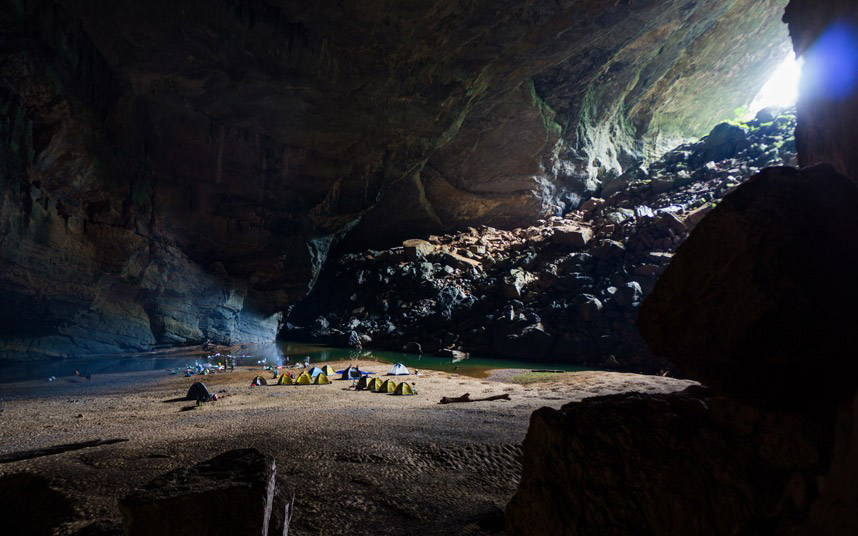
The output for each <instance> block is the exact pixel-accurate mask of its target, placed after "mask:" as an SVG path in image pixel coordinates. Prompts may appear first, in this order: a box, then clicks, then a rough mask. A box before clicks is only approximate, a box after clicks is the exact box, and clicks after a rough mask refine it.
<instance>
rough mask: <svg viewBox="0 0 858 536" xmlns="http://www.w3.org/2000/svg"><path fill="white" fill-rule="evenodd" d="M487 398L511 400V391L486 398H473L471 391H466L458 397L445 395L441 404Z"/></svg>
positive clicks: (480, 400) (484, 399)
mask: <svg viewBox="0 0 858 536" xmlns="http://www.w3.org/2000/svg"><path fill="white" fill-rule="evenodd" d="M487 400H511V399H510V397H509V393H504V394H502V395H495V396H488V397H486V398H471V394H470V393H465V394H463V395H462V396H457V397H447V396H445V397H443V398H441V401H440V402H438V403H439V404H458V403H461V402H484V401H487Z"/></svg>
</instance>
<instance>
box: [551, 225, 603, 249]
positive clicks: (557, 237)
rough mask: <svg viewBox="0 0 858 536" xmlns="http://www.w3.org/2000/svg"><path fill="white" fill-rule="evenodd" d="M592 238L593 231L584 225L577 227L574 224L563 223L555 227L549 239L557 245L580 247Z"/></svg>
mask: <svg viewBox="0 0 858 536" xmlns="http://www.w3.org/2000/svg"><path fill="white" fill-rule="evenodd" d="M592 238H593V231H591V230H590V229H588V228H586V227H577V226H574V225H564V226H562V227H555V228H554V234H553V235H552V237H551V241H552V242H554V243H555V244H557V245H558V246H569V247H573V248H582V247H584V246H586V245H587V242H589V241H590V240H591V239H592Z"/></svg>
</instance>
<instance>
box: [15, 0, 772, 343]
mask: <svg viewBox="0 0 858 536" xmlns="http://www.w3.org/2000/svg"><path fill="white" fill-rule="evenodd" d="M782 4H783V2H781V1H778V0H765V1H759V0H754V1H751V0H733V1H730V2H721V1H715V0H708V1H703V2H696V3H688V2H685V1H679V0H676V1H669V2H648V1H647V2H632V3H625V4H605V3H604V2H597V1H589V0H577V1H568V2H561V3H557V4H545V3H542V2H540V3H533V2H526V1H523V0H521V1H518V0H511V1H509V2H505V3H504V4H503V5H498V4H497V3H496V2H488V1H477V2H451V3H444V4H443V5H433V4H428V3H427V4H425V5H420V6H416V5H411V4H404V3H397V4H390V3H389V2H384V1H380V0H378V1H371V2H361V3H360V4H359V5H357V4H355V5H343V4H341V3H330V2H317V1H313V2H310V1H297V2H294V1H292V2H282V1H273V0H271V1H269V0H217V1H209V0H185V1H182V2H175V1H171V2H168V1H165V0H155V1H152V2H145V3H141V2H133V1H130V0H120V1H114V2H104V1H100V0H86V1H77V0H75V1H71V0H6V1H4V2H2V3H0V15H2V17H0V21H2V22H0V30H2V32H0V35H2V42H3V47H2V49H0V50H2V53H0V54H2V60H0V73H2V75H0V76H2V86H0V101H2V109H0V114H2V119H3V120H2V123H0V128H2V129H3V130H2V134H3V140H2V147H0V151H2V155H3V157H4V158H3V162H2V166H3V168H2V183H0V184H2V191H0V196H2V212H0V240H1V241H2V243H3V248H2V254H0V263H2V275H0V298H2V300H3V302H4V307H3V308H2V311H0V317H2V319H3V327H2V330H3V331H2V333H0V339H2V341H3V342H2V345H1V346H2V348H3V350H2V352H3V353H2V355H3V356H5V357H13V356H40V355H60V354H89V353H102V352H114V351H128V350H145V349H149V348H151V347H152V346H153V345H172V344H188V343H194V342H201V341H203V340H206V339H212V340H215V341H219V342H228V341H255V340H271V339H272V338H273V337H274V336H275V334H276V332H277V329H278V326H279V323H280V315H281V313H282V312H283V311H286V310H288V308H289V306H290V305H291V304H293V303H295V302H296V301H297V300H299V299H301V298H302V297H303V296H304V295H305V294H306V293H307V292H308V290H309V289H310V288H311V287H312V285H313V284H314V282H315V279H316V277H317V276H318V273H319V270H320V268H321V266H322V264H323V263H324V261H325V259H326V258H327V255H328V252H329V250H330V249H331V247H332V246H333V245H335V244H336V243H338V242H339V241H341V240H342V238H343V236H345V235H346V234H348V244H349V247H360V245H361V244H369V243H378V242H387V244H390V243H394V242H393V241H394V240H395V239H397V238H398V237H399V235H402V234H403V233H409V234H410V233H412V232H420V233H426V232H429V231H432V230H437V229H455V228H460V227H462V226H465V225H466V224H472V223H493V224H496V225H500V226H511V225H520V224H522V223H530V222H531V221H532V220H533V219H535V218H537V217H539V216H543V215H546V214H551V213H554V212H556V211H557V210H558V208H559V207H562V206H574V205H575V204H577V202H578V200H579V199H580V198H581V197H582V196H586V195H588V192H590V191H592V189H593V188H594V187H596V186H598V181H599V178H600V176H602V175H604V174H605V173H609V172H611V171H612V170H613V172H617V171H618V170H619V169H620V168H621V167H622V166H623V164H624V163H625V162H626V161H629V160H630V159H632V158H640V157H647V156H648V155H651V154H655V153H656V152H657V151H658V148H659V147H660V146H661V145H663V143H662V142H665V140H674V139H679V138H685V137H687V136H689V135H692V134H695V133H696V134H701V133H703V132H705V130H706V129H707V128H708V127H709V126H711V124H712V123H713V122H714V121H716V120H718V119H721V118H723V117H725V116H727V115H730V112H731V111H732V110H733V109H734V108H736V107H738V106H741V105H743V104H746V103H747V102H748V101H749V100H750V99H751V98H752V96H753V94H754V93H755V92H756V90H757V88H758V87H759V86H760V85H761V84H762V82H763V80H764V79H765V75H766V74H767V73H768V72H769V71H770V70H771V69H772V68H773V67H774V65H775V64H776V63H777V61H778V60H779V59H780V56H781V54H782V53H783V46H784V42H785V40H786V35H785V34H784V32H783V28H782V26H781V25H780V24H779V23H778V18H779V13H780V10H781V7H782ZM689 87H694V88H695V90H694V91H687V89H688V88H689ZM701 102H707V103H709V104H707V105H706V106H701V105H700V103H701Z"/></svg>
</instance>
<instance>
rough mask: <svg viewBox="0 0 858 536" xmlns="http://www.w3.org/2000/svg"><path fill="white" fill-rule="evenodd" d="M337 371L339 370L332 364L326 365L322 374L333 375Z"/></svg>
mask: <svg viewBox="0 0 858 536" xmlns="http://www.w3.org/2000/svg"><path fill="white" fill-rule="evenodd" d="M336 373H337V371H336V370H334V367H332V366H330V365H325V366H324V367H322V374H324V375H325V376H333V375H334V374H336Z"/></svg>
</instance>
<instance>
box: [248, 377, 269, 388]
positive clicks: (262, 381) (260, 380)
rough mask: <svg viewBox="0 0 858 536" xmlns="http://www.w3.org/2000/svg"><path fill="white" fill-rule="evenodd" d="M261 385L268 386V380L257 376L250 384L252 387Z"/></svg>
mask: <svg viewBox="0 0 858 536" xmlns="http://www.w3.org/2000/svg"><path fill="white" fill-rule="evenodd" d="M261 385H268V380H266V379H265V378H263V377H262V376H257V377H255V378H253V381H252V382H250V386H251V387H259V386H261Z"/></svg>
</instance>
